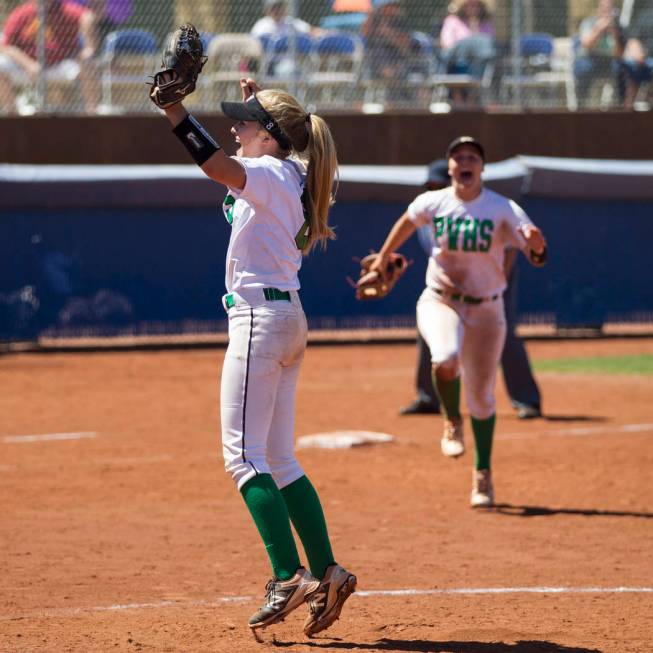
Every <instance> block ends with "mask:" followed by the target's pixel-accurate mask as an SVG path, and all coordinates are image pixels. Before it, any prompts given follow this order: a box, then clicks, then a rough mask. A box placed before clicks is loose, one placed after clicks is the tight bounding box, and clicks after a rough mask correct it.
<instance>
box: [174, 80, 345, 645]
mask: <svg viewBox="0 0 653 653" xmlns="http://www.w3.org/2000/svg"><path fill="white" fill-rule="evenodd" d="M240 86H241V90H242V95H243V101H242V102H223V103H222V105H221V106H222V111H223V112H224V113H225V114H226V115H227V116H228V117H230V118H233V119H234V120H236V121H237V122H236V124H235V125H234V126H233V127H232V129H231V133H232V134H233V135H234V138H235V140H236V142H237V143H238V144H239V149H238V152H237V155H236V156H235V157H228V156H226V155H225V153H224V151H223V150H222V149H221V148H220V145H218V144H217V143H216V142H215V141H214V140H213V139H212V138H211V136H209V134H208V133H207V132H206V131H205V130H204V129H203V127H202V126H201V125H200V123H199V122H198V121H197V120H196V119H195V118H194V117H193V116H191V115H189V114H188V113H187V111H186V109H185V108H184V107H183V105H182V104H181V103H177V104H174V105H173V106H171V107H169V108H166V109H165V112H166V116H167V117H168V119H169V121H170V122H171V123H172V125H173V132H174V133H175V134H176V135H177V136H178V137H179V138H180V140H181V141H182V143H183V144H184V146H185V147H186V148H187V149H188V151H189V153H190V154H191V156H192V157H193V158H194V160H195V162H196V163H198V165H200V166H201V168H202V170H203V171H204V173H205V174H206V175H207V176H208V177H210V178H211V179H213V180H214V181H217V182H219V183H222V184H224V185H225V186H227V188H228V191H229V192H228V193H227V196H226V197H225V200H224V203H223V209H224V214H225V217H226V219H227V221H228V222H229V224H230V225H231V238H230V240H229V248H228V250H227V269H226V287H227V294H226V295H224V297H223V299H222V302H223V305H224V308H225V310H226V311H227V314H228V317H229V346H228V348H227V352H226V354H225V360H224V366H223V368H222V382H221V392H220V409H221V411H220V412H221V422H222V447H223V454H224V460H225V468H226V470H227V472H228V473H230V474H231V476H232V477H233V479H234V481H235V482H236V485H237V487H238V490H239V491H240V493H241V494H242V496H243V499H244V500H245V504H246V505H247V508H248V509H249V511H250V513H251V515H252V518H253V519H254V522H255V524H256V526H257V528H258V531H259V533H260V535H261V538H262V539H263V542H264V544H265V548H266V551H267V553H268V556H269V558H270V563H271V565H272V572H273V578H272V579H271V580H270V581H269V582H268V584H267V586H266V591H267V593H266V598H265V603H264V604H263V606H262V607H261V608H260V609H259V610H258V611H257V612H256V613H255V614H254V615H252V617H251V619H250V620H249V627H250V628H251V629H252V632H253V633H254V635H255V637H257V630H258V629H261V628H265V627H267V626H269V625H271V624H274V623H277V622H279V621H281V620H283V619H284V618H285V617H286V615H288V614H289V613H290V612H291V611H292V610H294V609H295V608H297V607H299V606H300V605H302V603H304V602H308V604H309V613H308V617H307V619H306V622H305V623H304V633H305V634H306V635H308V636H312V635H314V634H315V633H318V632H320V631H322V630H324V629H325V628H328V627H329V626H330V625H331V624H332V623H333V622H334V621H335V620H336V619H337V618H338V617H339V616H340V611H341V609H342V606H343V603H344V602H345V601H346V599H347V598H348V597H349V596H350V594H351V593H352V592H353V591H354V590H355V587H356V577H355V576H354V575H353V574H350V573H349V572H348V571H347V570H346V569H344V568H343V567H341V566H340V565H338V564H337V563H336V562H335V560H334V557H333V553H332V551H331V544H330V541H329V536H328V533H327V526H326V522H325V519H324V514H323V512H322V507H321V504H320V500H319V498H318V495H317V493H316V491H315V489H314V487H313V485H312V484H311V482H310V481H309V480H308V478H307V477H306V475H305V474H304V472H303V470H302V468H301V467H300V465H299V463H298V461H297V459H296V457H295V452H294V427H295V390H296V386H297V377H298V374H299V367H300V364H301V361H302V358H303V356H304V350H305V348H306V337H307V324H306V317H305V315H304V311H303V310H302V305H301V302H300V299H299V293H298V290H299V280H298V278H297V273H298V271H299V268H300V266H301V263H302V255H303V254H307V253H308V252H309V251H310V250H311V249H312V248H313V247H314V246H315V245H316V244H318V243H319V244H322V245H324V244H325V243H326V241H327V240H328V239H330V238H333V232H332V230H331V228H330V227H329V225H328V212H329V207H330V205H331V203H332V197H331V189H332V183H333V180H334V175H335V173H336V169H337V160H336V150H335V145H334V142H333V139H332V136H331V133H330V131H329V128H328V126H327V124H326V122H324V120H322V118H320V117H318V116H315V115H311V114H310V113H307V112H306V111H305V110H304V109H303V108H302V107H301V106H300V105H299V103H298V102H297V100H296V99H295V98H294V97H292V96H291V95H289V94H287V93H285V92H283V91H277V90H261V89H260V88H259V87H258V86H257V85H256V83H255V82H254V81H253V80H252V79H241V80H240ZM291 522H292V524H293V526H294V527H295V530H296V532H297V534H298V535H299V538H300V540H301V542H302V545H303V548H304V551H305V553H306V557H307V558H308V564H309V567H310V573H309V572H308V571H307V570H306V569H305V568H304V567H302V566H301V564H300V560H299V554H298V551H297V546H296V544H295V540H294V538H293V535H292V531H291V528H290V523H291ZM257 639H258V637H257Z"/></svg>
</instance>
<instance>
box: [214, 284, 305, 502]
mask: <svg viewBox="0 0 653 653" xmlns="http://www.w3.org/2000/svg"><path fill="white" fill-rule="evenodd" d="M252 294H253V293H251V292H250V293H249V297H248V301H245V300H244V299H243V298H242V297H241V296H239V295H237V294H234V295H233V297H234V300H235V305H234V306H233V307H232V308H230V309H229V313H228V314H229V346H228V347H227V351H226V354H225V359H224V365H223V367H222V381H221V390H220V417H221V423H222V451H223V455H224V461H225V469H226V471H227V472H228V473H229V474H231V476H232V477H233V479H234V480H235V481H236V485H237V487H238V489H239V490H240V488H241V487H242V486H243V485H244V484H245V483H246V482H247V481H248V480H249V479H251V478H253V477H254V476H256V475H257V474H271V475H272V477H273V478H274V481H275V483H276V484H277V486H278V487H279V488H282V487H285V486H286V485H289V484H290V483H292V482H294V481H296V480H297V479H298V478H301V477H302V476H303V475H304V471H303V470H302V468H301V467H300V465H299V463H298V462H297V459H296V457H295V447H294V435H295V391H296V387H297V378H298V376H299V368H300V365H301V362H302V359H303V357H304V351H305V349H306V337H307V333H308V328H307V324H306V316H305V315H304V311H303V309H302V306H301V302H300V300H299V295H298V294H297V292H296V291H291V292H290V296H291V301H286V300H277V301H265V300H264V299H263V298H262V295H263V292H262V290H257V293H256V295H257V296H260V297H259V299H257V300H252Z"/></svg>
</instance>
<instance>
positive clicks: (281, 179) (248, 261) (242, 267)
mask: <svg viewBox="0 0 653 653" xmlns="http://www.w3.org/2000/svg"><path fill="white" fill-rule="evenodd" d="M235 158H236V159H237V160H238V161H239V162H240V163H241V164H242V165H243V167H244V168H245V172H246V173H247V180H246V182H245V187H244V188H243V189H242V190H237V189H234V188H230V189H229V192H228V193H227V196H226V197H225V199H224V203H223V205H222V208H223V210H224V214H225V217H226V218H227V221H228V222H229V223H230V224H231V227H232V229H231V238H230V239H229V248H228V249H227V266H226V268H227V269H226V274H225V286H226V288H227V292H229V293H231V292H234V291H235V292H238V291H239V290H241V289H244V288H277V289H279V290H298V289H299V279H298V277H297V273H298V272H299V268H300V267H301V264H302V251H301V249H300V248H299V247H298V245H297V243H296V242H295V239H296V238H297V237H298V234H299V233H300V232H301V231H302V229H303V228H304V221H305V219H304V210H303V207H302V202H301V195H302V192H303V189H304V181H305V170H304V167H303V165H302V164H301V163H299V162H298V161H295V160H288V159H285V160H281V159H277V158H275V157H273V156H267V155H266V156H262V157H258V158H254V159H250V158H241V157H235Z"/></svg>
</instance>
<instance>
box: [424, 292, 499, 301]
mask: <svg viewBox="0 0 653 653" xmlns="http://www.w3.org/2000/svg"><path fill="white" fill-rule="evenodd" d="M435 292H436V293H438V295H442V296H443V297H448V298H449V299H453V300H454V301H455V302H464V303H465V304H482V303H483V302H493V301H494V300H495V299H499V295H492V297H472V296H471V295H463V294H462V293H459V292H452V293H449V292H446V291H444V290H440V289H439V288H436V289H435Z"/></svg>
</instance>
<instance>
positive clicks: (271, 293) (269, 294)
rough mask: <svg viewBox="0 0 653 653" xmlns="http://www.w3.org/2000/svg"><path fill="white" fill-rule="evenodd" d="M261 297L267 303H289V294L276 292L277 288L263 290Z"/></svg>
mask: <svg viewBox="0 0 653 653" xmlns="http://www.w3.org/2000/svg"><path fill="white" fill-rule="evenodd" d="M263 296H264V297H265V299H267V300H268V301H269V302H274V301H277V300H283V301H286V302H289V301H290V293H289V292H288V291H287V290H278V289H277V288H263Z"/></svg>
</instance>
